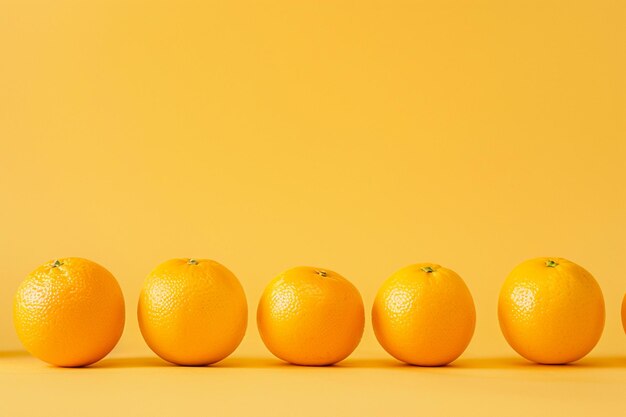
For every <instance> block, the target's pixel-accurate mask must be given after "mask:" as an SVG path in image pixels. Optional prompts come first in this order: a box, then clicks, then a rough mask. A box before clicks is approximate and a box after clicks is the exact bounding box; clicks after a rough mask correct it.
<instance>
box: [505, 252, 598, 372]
mask: <svg viewBox="0 0 626 417" xmlns="http://www.w3.org/2000/svg"><path fill="white" fill-rule="evenodd" d="M604 316H605V312H604V298H603V296H602V290H601V289H600V286H599V285H598V283H597V282H596V280H595V279H594V278H593V276H592V275H591V274H590V273H589V272H588V271H587V270H585V269H584V268H583V267H581V266H579V265H577V264H575V263H573V262H570V261H568V260H567V259H563V258H536V259H530V260H528V261H525V262H523V263H521V264H520V265H518V266H517V267H515V269H513V271H512V272H511V273H510V274H509V276H508V277H507V279H506V281H505V282H504V285H503V286H502V290H501V291H500V299H499V303H498V317H499V320H500V328H501V329H502V333H503V334H504V337H505V338H506V340H507V342H508V343H509V344H510V345H511V347H512V348H513V349H515V351H517V353H519V354H520V355H521V356H523V357H524V358H526V359H528V360H530V361H533V362H537V363H542V364H564V363H569V362H574V361H577V360H579V359H581V358H582V357H584V356H585V355H587V354H588V353H589V352H590V351H591V350H592V349H593V347H594V346H595V345H596V343H597V342H598V340H600V336H601V335H602V330H603V329H604Z"/></svg>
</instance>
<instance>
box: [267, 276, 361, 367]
mask: <svg viewBox="0 0 626 417" xmlns="http://www.w3.org/2000/svg"><path fill="white" fill-rule="evenodd" d="M257 323H258V327H259V333H260V334H261V338H262V339H263V343H265V346H267V348H268V349H269V350H270V352H272V353H273V354H274V355H275V356H277V357H278V358H280V359H282V360H284V361H286V362H290V363H293V364H296V365H331V364H333V363H337V362H339V361H342V360H343V359H345V358H347V357H348V356H349V355H350V354H351V353H352V352H353V351H354V349H355V348H356V347H357V346H358V344H359V342H360V341H361V337H362V336H363V327H364V323H365V313H364V308H363V300H362V299H361V295H360V294H359V291H358V290H357V289H356V287H355V286H354V285H352V283H350V281H348V280H347V279H345V278H344V277H342V276H341V275H339V274H338V273H336V272H333V271H330V270H328V269H322V268H312V267H306V266H300V267H296V268H292V269H289V270H287V271H285V272H283V273H282V274H280V275H279V276H277V277H276V278H274V279H273V280H272V281H271V282H270V283H269V285H268V286H267V288H265V291H264V292H263V295H262V296H261V301H260V302H259V307H258V310H257Z"/></svg>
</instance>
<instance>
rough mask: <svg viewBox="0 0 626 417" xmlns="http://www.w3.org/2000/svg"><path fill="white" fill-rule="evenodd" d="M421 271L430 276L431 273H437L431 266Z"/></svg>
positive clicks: (424, 267)
mask: <svg viewBox="0 0 626 417" xmlns="http://www.w3.org/2000/svg"><path fill="white" fill-rule="evenodd" d="M420 269H421V270H422V271H424V272H426V273H427V274H430V273H431V272H435V270H434V269H433V268H431V267H430V266H423V267H421V268H420Z"/></svg>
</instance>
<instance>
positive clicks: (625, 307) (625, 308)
mask: <svg viewBox="0 0 626 417" xmlns="http://www.w3.org/2000/svg"><path fill="white" fill-rule="evenodd" d="M622 326H623V327H624V333H626V294H624V299H623V300H622Z"/></svg>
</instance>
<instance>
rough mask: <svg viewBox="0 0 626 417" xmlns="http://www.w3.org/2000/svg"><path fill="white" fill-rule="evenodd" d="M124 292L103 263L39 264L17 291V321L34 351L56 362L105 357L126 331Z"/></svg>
mask: <svg viewBox="0 0 626 417" xmlns="http://www.w3.org/2000/svg"><path fill="white" fill-rule="evenodd" d="M124 315H125V312H124V296H123V295H122V290H121V289H120V286H119V284H118V283H117V281H116V280H115V278H114V277H113V275H111V273H110V272H109V271H107V270H106V269H105V268H104V267H102V266H100V265H98V264H97V263H95V262H92V261H89V260H87V259H81V258H60V259H57V260H54V261H50V262H47V263H45V264H43V265H41V266H40V267H39V268H37V269H35V270H34V271H33V272H31V273H30V275H28V277H27V278H26V279H25V280H24V281H23V282H22V284H21V285H20V287H19V288H18V290H17V293H16V294H15V299H14V304H13V322H14V324H15V330H16V331H17V335H18V337H19V339H20V340H21V342H22V344H23V345H24V347H25V348H26V350H28V351H29V352H30V353H31V354H32V355H33V356H35V357H37V358H39V359H41V360H43V361H45V362H48V363H50V364H53V365H57V366H68V367H69V366H86V365H90V364H92V363H94V362H97V361H99V360H100V359H102V358H104V357H105V356H106V355H107V354H108V353H109V352H110V351H111V350H112V349H113V348H114V347H115V345H116V344H117V342H118V341H119V339H120V336H121V335H122V331H123V330H124Z"/></svg>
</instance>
